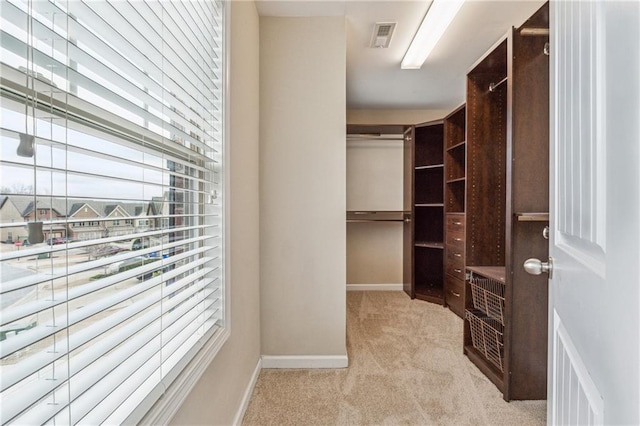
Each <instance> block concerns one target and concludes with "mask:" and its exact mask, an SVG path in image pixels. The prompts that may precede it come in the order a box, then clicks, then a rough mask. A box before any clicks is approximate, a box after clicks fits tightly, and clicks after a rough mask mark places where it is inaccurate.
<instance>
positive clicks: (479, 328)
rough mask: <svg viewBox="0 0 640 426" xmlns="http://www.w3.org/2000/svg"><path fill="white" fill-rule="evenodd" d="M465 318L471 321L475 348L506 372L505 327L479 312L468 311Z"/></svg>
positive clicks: (472, 339)
mask: <svg viewBox="0 0 640 426" xmlns="http://www.w3.org/2000/svg"><path fill="white" fill-rule="evenodd" d="M465 316H466V318H467V320H468V321H469V325H470V329H471V341H472V343H473V347H474V348H476V349H477V350H478V351H480V353H482V355H484V357H485V358H486V359H488V360H489V361H490V362H491V363H492V364H493V365H495V366H496V367H497V368H498V369H499V370H500V371H504V365H503V361H504V340H503V335H504V326H503V325H502V324H501V323H500V322H499V321H497V320H495V319H493V318H490V317H488V316H486V315H485V314H484V313H483V312H480V311H477V310H467V311H466V315H465Z"/></svg>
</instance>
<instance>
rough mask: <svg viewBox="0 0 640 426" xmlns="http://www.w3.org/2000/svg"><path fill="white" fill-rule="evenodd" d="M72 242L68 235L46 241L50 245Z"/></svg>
mask: <svg viewBox="0 0 640 426" xmlns="http://www.w3.org/2000/svg"><path fill="white" fill-rule="evenodd" d="M70 242H71V239H70V238H67V237H55V238H49V239H47V240H46V241H45V243H47V244H48V245H50V246H53V245H57V244H66V243H70Z"/></svg>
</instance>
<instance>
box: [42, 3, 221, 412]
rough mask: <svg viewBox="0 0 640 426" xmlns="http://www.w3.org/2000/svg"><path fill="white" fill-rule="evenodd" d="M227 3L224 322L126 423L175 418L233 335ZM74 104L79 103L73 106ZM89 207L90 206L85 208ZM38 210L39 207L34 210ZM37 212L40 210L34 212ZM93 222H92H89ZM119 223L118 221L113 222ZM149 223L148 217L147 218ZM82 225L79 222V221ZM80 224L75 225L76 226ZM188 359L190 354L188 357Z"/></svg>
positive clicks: (147, 398) (83, 223)
mask: <svg viewBox="0 0 640 426" xmlns="http://www.w3.org/2000/svg"><path fill="white" fill-rule="evenodd" d="M221 3H222V5H223V9H222V16H223V19H222V30H221V32H222V34H223V43H224V46H223V57H222V67H223V73H222V81H221V85H222V89H221V90H222V120H221V123H222V129H223V130H222V164H223V167H222V178H223V194H222V198H223V200H222V204H223V212H224V214H223V219H222V232H221V236H222V239H223V256H224V258H223V259H222V271H221V276H222V277H223V283H222V286H221V290H222V296H221V299H222V303H223V306H224V316H223V318H224V323H223V325H221V326H220V328H219V329H218V330H217V331H215V332H214V333H213V334H212V336H211V337H210V338H209V339H208V340H207V341H206V342H203V343H202V344H201V345H200V348H199V349H197V350H196V351H195V354H193V355H188V357H189V359H188V360H187V361H186V366H185V367H184V368H182V370H181V371H180V373H178V374H177V376H176V377H175V378H174V379H173V381H172V382H171V383H170V385H169V386H168V387H167V388H166V389H165V390H164V392H162V391H161V390H160V389H159V388H156V389H155V391H154V392H153V393H150V394H149V395H147V397H146V398H145V399H144V401H143V402H142V403H141V404H140V405H138V406H137V407H136V408H135V409H134V410H133V412H132V413H130V415H129V416H128V417H127V418H126V420H125V422H124V423H125V424H128V423H136V424H137V423H151V424H158V423H159V424H166V423H168V422H169V421H170V420H171V418H173V416H174V415H175V414H176V413H177V412H178V410H179V409H180V407H181V406H182V404H183V403H184V401H185V400H186V398H187V397H188V395H189V393H190V392H191V391H192V390H193V388H194V387H195V385H196V384H197V383H198V381H199V380H200V379H201V378H202V376H203V374H204V373H205V371H206V369H207V368H208V367H209V366H210V364H211V363H212V362H213V361H214V360H215V359H216V357H217V355H218V353H219V352H220V350H221V349H222V348H223V347H224V345H225V344H226V342H227V341H228V339H229V337H230V336H231V300H230V297H229V295H230V285H231V280H230V275H229V273H228V271H229V265H230V252H231V250H230V239H229V235H230V211H231V206H230V197H229V194H230V192H229V190H230V155H229V153H230V150H229V140H230V128H229V123H230V118H229V99H228V94H229V67H230V64H229V58H230V52H229V46H230V40H229V34H230V2H228V1H226V0H222V1H221ZM69 106H70V107H74V106H75V105H69ZM85 209H86V208H85ZM34 210H36V209H34ZM34 214H35V215H37V213H34ZM129 221H130V222H131V225H133V224H134V222H133V218H130V219H129ZM88 223H89V224H91V223H92V222H88ZM113 223H114V224H115V221H114V222H113ZM147 224H148V220H147ZM77 225H79V223H78V224H77ZM82 225H85V222H82ZM75 226H76V224H74V227H75ZM185 358H187V357H185Z"/></svg>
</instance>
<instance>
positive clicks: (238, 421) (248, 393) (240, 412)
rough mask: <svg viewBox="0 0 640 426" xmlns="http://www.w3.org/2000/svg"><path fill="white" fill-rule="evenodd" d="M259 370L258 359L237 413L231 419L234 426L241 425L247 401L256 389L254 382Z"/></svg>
mask: <svg viewBox="0 0 640 426" xmlns="http://www.w3.org/2000/svg"><path fill="white" fill-rule="evenodd" d="M260 370H262V358H259V359H258V363H257V364H256V368H255V370H253V374H252V375H251V379H250V380H249V383H248V384H247V389H245V391H244V395H243V396H242V401H241V402H240V407H238V412H237V413H236V416H235V418H234V419H233V425H234V426H239V425H241V424H242V418H243V417H244V413H245V412H246V411H247V407H249V401H251V395H253V388H255V387H256V382H257V381H258V376H259V375H260Z"/></svg>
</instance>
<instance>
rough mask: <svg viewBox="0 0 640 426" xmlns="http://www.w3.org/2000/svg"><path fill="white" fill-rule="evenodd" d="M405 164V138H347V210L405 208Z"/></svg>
mask: <svg viewBox="0 0 640 426" xmlns="http://www.w3.org/2000/svg"><path fill="white" fill-rule="evenodd" d="M393 137H399V138H402V135H396V136H393ZM403 165H404V150H403V141H402V140H397V141H382V140H378V141H376V140H354V141H351V140H350V141H347V210H402V206H403V202H402V196H403V190H402V185H403V183H402V180H403V176H404V174H403V173H404V172H403Z"/></svg>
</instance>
